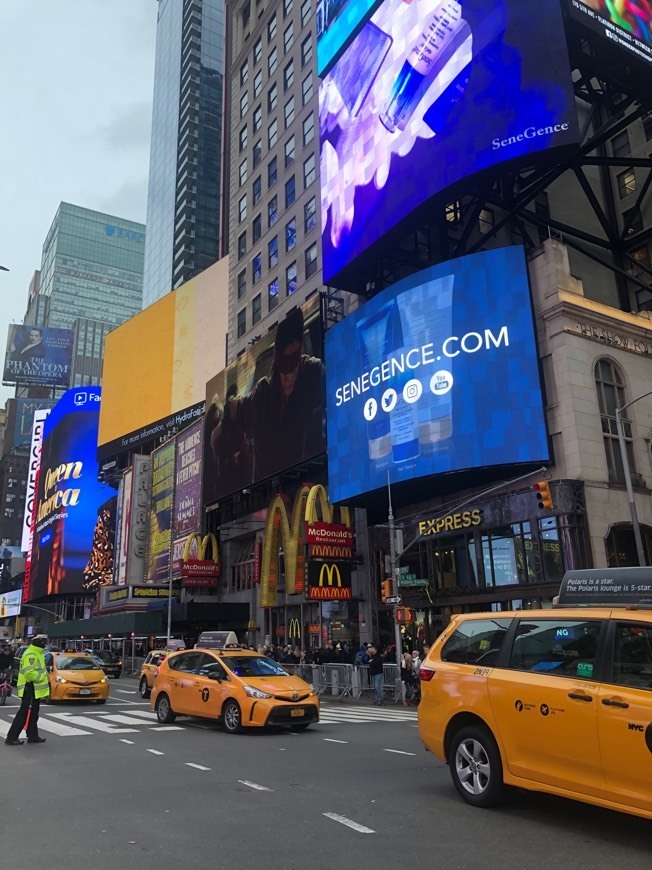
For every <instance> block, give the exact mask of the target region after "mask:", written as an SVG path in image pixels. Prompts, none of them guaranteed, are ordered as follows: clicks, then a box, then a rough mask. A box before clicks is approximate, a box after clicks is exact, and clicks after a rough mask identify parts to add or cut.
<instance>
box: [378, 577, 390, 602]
mask: <svg viewBox="0 0 652 870" xmlns="http://www.w3.org/2000/svg"><path fill="white" fill-rule="evenodd" d="M391 594H392V581H391V580H381V582H380V597H381V598H382V601H383V604H384V603H385V599H386V598H389V597H390V595H391Z"/></svg>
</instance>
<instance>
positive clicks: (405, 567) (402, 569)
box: [398, 565, 410, 574]
mask: <svg viewBox="0 0 652 870" xmlns="http://www.w3.org/2000/svg"><path fill="white" fill-rule="evenodd" d="M409 571H410V566H409V565H402V566H401V567H400V568H399V569H398V573H399V574H408V573H409Z"/></svg>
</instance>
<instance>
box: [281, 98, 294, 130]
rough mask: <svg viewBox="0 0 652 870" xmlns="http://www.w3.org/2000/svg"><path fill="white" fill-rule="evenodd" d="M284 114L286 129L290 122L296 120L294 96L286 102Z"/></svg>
mask: <svg viewBox="0 0 652 870" xmlns="http://www.w3.org/2000/svg"><path fill="white" fill-rule="evenodd" d="M283 115H284V117H285V129H286V130H287V128H288V127H289V126H290V124H291V123H292V122H293V121H294V97H290V99H289V100H288V101H287V103H286V104H285V107H284V109H283Z"/></svg>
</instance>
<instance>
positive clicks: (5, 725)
mask: <svg viewBox="0 0 652 870" xmlns="http://www.w3.org/2000/svg"><path fill="white" fill-rule="evenodd" d="M10 727H11V726H10V725H9V722H3V721H2V719H0V737H6V736H7V734H9V728H10Z"/></svg>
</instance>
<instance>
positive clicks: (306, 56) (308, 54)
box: [301, 35, 312, 69]
mask: <svg viewBox="0 0 652 870" xmlns="http://www.w3.org/2000/svg"><path fill="white" fill-rule="evenodd" d="M311 60H312V35H311V36H308V37H307V38H306V39H304V40H303V42H302V43H301V68H302V69H303V67H304V66H305V65H306V64H307V63H310V61H311Z"/></svg>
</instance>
